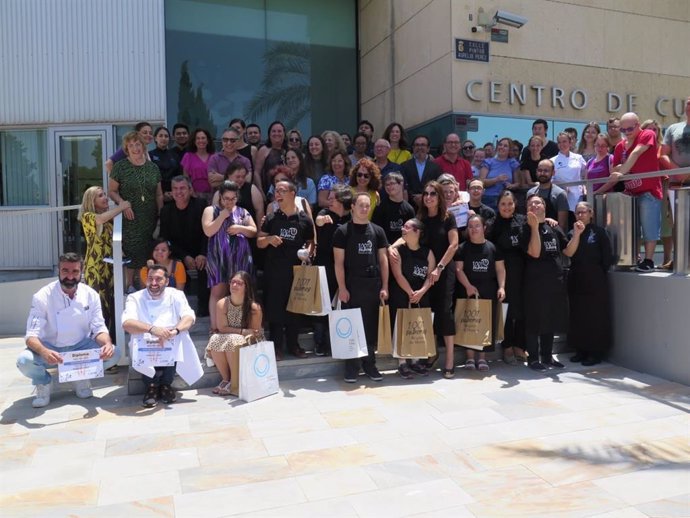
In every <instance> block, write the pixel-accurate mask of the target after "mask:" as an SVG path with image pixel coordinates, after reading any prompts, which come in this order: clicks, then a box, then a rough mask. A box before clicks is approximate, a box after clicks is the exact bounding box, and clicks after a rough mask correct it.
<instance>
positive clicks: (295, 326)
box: [268, 312, 301, 352]
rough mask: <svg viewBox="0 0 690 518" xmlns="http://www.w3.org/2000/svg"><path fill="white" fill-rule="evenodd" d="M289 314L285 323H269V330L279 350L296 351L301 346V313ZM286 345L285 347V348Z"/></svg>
mask: <svg viewBox="0 0 690 518" xmlns="http://www.w3.org/2000/svg"><path fill="white" fill-rule="evenodd" d="M286 313H287V314H288V315H289V316H288V318H286V319H285V322H284V323H269V324H268V332H269V333H270V334H271V340H272V341H273V345H274V346H275V348H276V350H277V351H280V350H287V351H288V352H291V351H294V350H295V349H297V347H298V346H299V340H298V338H299V326H300V320H301V319H300V318H299V315H295V314H294V313H288V312H286ZM283 347H285V349H283Z"/></svg>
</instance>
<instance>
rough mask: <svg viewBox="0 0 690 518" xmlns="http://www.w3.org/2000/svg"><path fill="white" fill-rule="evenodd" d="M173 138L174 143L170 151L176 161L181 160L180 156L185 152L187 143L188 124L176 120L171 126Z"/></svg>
mask: <svg viewBox="0 0 690 518" xmlns="http://www.w3.org/2000/svg"><path fill="white" fill-rule="evenodd" d="M173 139H175V145H174V146H173V148H172V151H173V152H174V153H175V156H176V157H177V163H178V164H179V163H180V162H181V161H182V157H183V156H184V154H185V153H186V152H187V145H188V144H189V126H187V125H186V124H182V123H181V122H178V123H177V124H175V125H174V126H173Z"/></svg>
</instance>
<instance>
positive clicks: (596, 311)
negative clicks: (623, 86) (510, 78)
mask: <svg viewBox="0 0 690 518" xmlns="http://www.w3.org/2000/svg"><path fill="white" fill-rule="evenodd" d="M688 112H690V98H689V99H688V102H687V103H686V113H688ZM688 116H689V117H690V113H688ZM649 122H650V121H647V122H644V123H640V121H639V119H638V117H637V115H636V114H634V113H627V114H625V115H623V116H622V117H621V118H620V119H610V120H609V121H608V125H607V132H606V133H602V132H601V131H600V128H599V126H598V124H596V123H590V124H588V125H587V126H586V127H585V130H584V131H583V134H582V138H581V140H580V142H579V144H578V143H577V136H576V135H572V134H571V133H568V132H561V133H559V134H558V136H557V141H556V142H552V141H550V140H548V138H547V136H546V135H547V131H548V124H547V122H546V121H545V120H543V119H538V120H536V121H535V122H534V124H533V127H532V132H533V135H532V136H531V137H530V139H529V141H528V144H527V146H526V147H525V148H524V149H521V145H519V143H517V142H515V141H513V140H511V139H509V138H502V139H500V140H498V142H497V143H496V145H495V146H494V145H486V146H484V147H482V148H478V147H476V146H475V144H474V143H473V142H472V141H471V140H464V141H463V140H462V139H461V138H460V137H459V136H458V135H457V134H455V133H451V134H449V135H447V136H446V138H445V139H444V142H443V144H442V146H441V147H440V149H439V152H438V153H437V155H438V156H436V157H434V156H432V154H431V142H430V140H429V138H428V137H426V136H424V135H417V136H415V137H414V138H413V139H411V142H409V139H408V137H407V134H406V131H405V129H404V128H403V127H402V125H400V124H398V123H392V124H390V125H389V126H388V127H387V128H386V130H385V131H384V133H383V135H382V137H381V138H379V139H375V138H374V128H373V125H372V124H371V123H370V122H368V121H366V120H363V121H361V122H360V124H359V127H358V130H359V131H358V133H357V134H355V135H354V136H353V137H352V138H351V137H350V136H349V135H348V134H344V133H339V132H336V131H325V132H323V133H322V134H321V135H312V136H310V137H309V138H308V139H306V141H305V140H303V138H302V135H301V133H300V132H299V131H298V130H295V129H293V130H290V131H288V130H287V129H286V128H285V126H284V125H283V124H282V123H280V122H279V121H276V122H274V123H272V124H271V125H269V127H268V131H267V133H268V138H267V139H266V142H265V143H264V144H263V145H261V142H260V139H261V128H259V127H258V126H257V125H255V124H250V125H246V124H245V123H244V121H242V120H241V119H234V120H232V121H231V122H230V124H229V126H228V129H226V130H224V132H223V133H222V137H221V139H220V140H221V143H222V144H221V145H222V149H221V150H220V151H218V152H215V146H214V139H213V137H212V135H211V134H210V133H209V131H207V130H206V129H195V130H194V131H193V132H190V131H189V128H188V127H187V126H185V125H184V124H176V125H175V126H174V127H173V131H172V133H171V132H170V131H168V129H167V128H163V127H161V128H156V129H155V130H153V129H152V127H151V125H149V124H147V123H140V124H138V125H137V126H136V128H135V131H132V132H130V133H128V134H126V135H125V137H124V139H123V145H122V149H120V150H118V152H117V153H116V154H115V155H113V157H111V159H110V160H109V161H108V163H107V164H106V168H107V169H108V171H109V186H108V192H107V193H106V192H105V191H104V190H103V189H101V188H100V187H92V188H90V189H88V190H87V191H86V192H85V193H84V200H83V204H82V209H81V211H80V221H81V222H82V225H83V228H84V234H85V237H86V242H87V248H86V254H85V259H84V281H85V282H86V284H88V285H89V286H91V287H93V288H94V289H95V290H96V291H97V292H98V293H99V295H100V299H101V303H102V307H103V316H104V325H105V326H106V329H109V330H110V334H112V332H113V326H114V321H115V319H114V315H113V304H112V293H113V286H112V267H111V266H110V265H109V264H108V263H107V262H104V261H103V259H104V258H107V257H109V256H110V254H111V253H112V237H111V236H112V219H113V218H114V217H115V216H116V215H117V214H119V213H123V216H124V219H123V232H124V238H123V249H124V253H125V255H126V258H127V265H126V266H127V268H126V272H127V275H126V282H127V287H128V291H130V292H132V293H134V292H136V288H137V287H142V286H144V285H145V286H146V287H145V288H144V289H145V290H148V287H149V284H150V282H149V275H150V272H151V271H153V270H152V268H153V267H154V266H155V267H156V268H157V267H159V266H160V267H161V268H162V269H163V270H164V274H165V275H164V277H165V284H166V286H167V287H168V288H177V289H178V290H183V289H184V286H185V283H186V274H187V273H191V274H192V275H193V276H195V277H197V282H196V283H195V284H196V287H197V291H196V295H197V304H198V305H197V308H196V316H205V315H209V317H210V318H209V320H210V328H209V336H210V337H211V338H210V341H209V348H208V349H209V350H208V354H209V355H210V356H211V357H212V358H213V360H214V362H215V363H216V365H218V368H219V371H220V372H221V374H222V378H223V379H222V381H221V384H220V385H219V386H218V387H217V388H216V390H215V392H217V393H220V394H224V393H227V390H228V388H229V385H228V383H229V381H230V379H229V378H230V376H231V373H230V371H229V364H230V362H229V356H227V354H229V351H233V350H234V349H235V347H236V342H237V340H238V339H237V338H236V337H235V338H232V337H228V335H239V336H241V337H242V339H245V338H246V336H247V335H253V336H254V337H256V338H259V337H263V336H264V334H263V333H264V332H263V330H264V328H267V330H268V335H269V336H270V339H271V340H272V341H273V342H274V343H275V346H276V356H277V358H278V359H282V358H283V355H284V353H285V352H289V353H291V354H292V355H294V356H296V357H305V356H306V355H307V353H306V351H305V350H304V349H303V348H302V347H301V346H300V344H299V340H298V335H299V331H300V328H301V327H302V326H304V325H310V326H311V327H313V329H314V339H315V351H314V352H315V354H316V355H324V354H328V348H329V333H328V324H327V321H326V320H325V319H324V317H300V316H299V315H295V314H292V313H290V312H288V311H287V310H286V306H287V302H288V298H289V294H290V288H291V285H292V279H293V267H294V266H296V265H299V264H301V263H303V262H305V261H311V262H312V264H316V265H319V266H324V267H325V269H326V273H327V279H328V285H329V291H330V295H331V297H335V296H336V293H337V298H338V300H339V301H340V303H341V305H342V307H343V308H347V307H359V308H361V310H362V317H363V323H364V328H365V334H366V338H367V344H368V347H369V354H368V356H367V357H365V358H364V359H362V361H361V363H360V362H358V361H356V360H352V361H347V362H346V365H345V375H344V378H345V381H348V382H354V381H356V378H357V375H358V374H359V371H360V367H361V369H362V370H363V371H364V373H365V374H366V375H368V376H369V377H370V378H371V379H374V380H380V379H381V375H380V373H379V372H378V370H377V368H376V362H375V350H376V339H377V327H378V316H377V315H378V306H379V304H380V303H381V302H382V301H388V302H389V304H390V308H391V321H392V323H393V322H394V321H395V314H396V311H397V309H399V308H403V307H407V306H408V305H410V304H418V305H420V306H422V307H430V308H431V309H432V311H433V314H434V322H433V327H434V334H435V335H436V337H437V341H438V345H439V346H441V347H445V351H446V352H445V359H444V365H443V374H444V376H445V377H448V378H450V377H452V376H453V375H454V372H455V367H456V362H455V358H454V345H455V344H454V336H455V333H456V323H455V319H454V305H455V300H456V298H463V297H471V296H475V295H476V296H479V297H480V298H486V299H490V300H492V301H493V308H494V309H493V320H494V324H493V327H494V331H495V332H494V336H495V335H496V331H498V329H497V325H498V320H499V318H498V317H499V313H500V309H501V308H500V304H501V303H507V305H508V309H507V314H506V316H505V319H504V320H505V329H504V333H503V334H504V336H505V337H504V339H503V348H504V358H505V359H506V361H508V362H511V363H513V362H517V361H520V360H524V361H526V362H527V365H528V366H529V367H531V368H533V369H536V370H543V369H545V368H547V367H561V366H562V365H561V364H560V363H559V362H558V361H556V360H555V359H554V358H553V356H552V354H551V352H552V351H551V347H552V344H553V336H554V333H555V332H559V331H566V330H567V331H568V340H569V342H570V345H571V347H572V348H573V349H575V350H576V351H577V354H576V355H575V357H574V359H575V360H576V361H584V362H585V363H586V364H594V363H596V362H598V361H600V360H601V359H602V358H603V357H604V356H605V354H606V350H607V348H608V347H609V345H610V321H609V314H608V295H607V293H606V282H605V275H606V270H607V269H608V267H609V266H610V264H611V250H610V243H609V240H608V237H607V235H606V232H605V230H604V229H602V228H600V227H598V226H596V225H594V223H593V209H592V207H591V206H590V205H588V204H587V203H585V202H584V201H583V199H584V194H585V192H584V188H583V187H582V186H579V185H578V186H572V185H571V186H564V187H563V188H561V187H559V186H558V184H559V183H562V182H572V181H575V180H579V179H583V178H589V179H601V182H600V183H597V184H594V186H593V188H594V191H595V194H599V193H604V192H608V191H611V190H618V189H619V188H620V187H619V186H620V185H623V188H622V189H624V190H625V192H627V193H628V194H630V195H632V196H635V198H636V200H637V202H638V204H639V208H640V211H639V212H640V221H641V227H642V232H643V239H644V242H645V256H644V259H642V260H641V261H640V263H639V264H638V269H639V270H641V271H649V270H650V269H652V268H654V264H653V260H652V257H653V253H654V246H655V245H656V242H657V240H658V239H659V238H660V237H668V236H667V235H665V234H668V232H669V231H671V229H672V224H671V221H670V220H669V217H668V214H667V213H668V210H667V209H668V204H667V203H665V198H664V196H665V189H664V185H663V184H662V180H661V179H660V178H646V179H643V180H632V181H625V180H621V178H623V177H624V176H625V175H626V174H628V173H637V172H648V171H656V170H659V168H660V167H666V168H672V167H683V166H685V165H689V164H690V160H688V155H689V153H688V147H687V145H686V144H687V138H688V137H687V132H688V131H687V122H685V123H679V124H678V125H673V126H671V127H670V128H669V129H668V130H667V132H666V135H665V136H664V137H663V142H662V141H661V137H660V131H661V128H660V127H659V125H658V124H657V123H655V122H654V121H651V123H649ZM171 138H173V139H174V142H175V144H174V146H170V145H169V143H170V139H171ZM153 140H155V145H156V148H155V149H153V150H150V151H149V150H148V147H149V144H150V143H151V142H152V141H153ZM410 144H411V147H410ZM660 164H661V166H660ZM672 181H676V182H677V181H682V179H679V178H675V179H673V180H672ZM108 196H109V197H110V199H111V200H112V201H113V202H114V204H115V206H114V207H113V208H111V207H110V205H109V203H108ZM156 229H157V234H158V239H157V240H155V241H154V240H153V235H154V232H155V231H156ZM669 235H670V234H669ZM564 255H565V256H568V257H570V258H571V259H570V269H569V274H568V275H567V282H566V281H565V274H564V268H563V256H564ZM669 255H670V252H669ZM665 260H666V262H668V260H670V256H669V257H665ZM137 271H139V275H136V273H137ZM185 272H186V273H185ZM159 284H160V283H159ZM180 293H182V291H180ZM259 294H262V295H263V296H262V297H261V296H260V295H259ZM568 308H569V309H568ZM568 312H569V313H570V315H569V317H570V318H568ZM592 318H595V319H597V322H599V324H600V325H598V326H597V327H596V333H594V332H592V331H591V330H592V329H593V327H592V326H584V325H582V322H583V321H585V320H583V319H586V321H588V322H591V320H592ZM583 329H589V330H590V331H589V332H588V333H587V334H586V335H583ZM148 332H149V333H150V331H148ZM593 334H598V335H599V336H593ZM27 336H28V334H27ZM27 344H28V340H27ZM457 345H462V344H457ZM29 348H30V349H31V350H32V351H33V352H34V353H36V352H37V351H36V349H35V348H32V347H31V346H29ZM39 356H40V354H39ZM53 359H54V358H53ZM434 360H435V359H434V358H431V359H427V360H426V361H424V360H422V361H416V362H401V365H400V368H399V373H400V375H401V376H403V377H406V378H407V377H410V376H412V375H413V374H422V375H424V374H426V373H427V371H428V369H429V367H430V366H431V365H432V364H433V361H434ZM464 367H465V368H467V369H478V370H480V371H486V370H488V369H489V366H488V363H487V362H486V359H485V357H484V355H483V354H482V353H479V354H475V353H474V352H473V351H471V350H469V349H468V352H467V358H466V361H465V364H464ZM43 379H45V378H43ZM149 384H150V385H156V383H153V382H151V383H149ZM161 385H169V384H168V383H162V384H161ZM150 392H151V394H149V396H150V397H149V398H148V400H149V402H151V400H152V399H154V400H155V397H154V396H152V394H153V393H154V392H155V390H154V389H153V388H151V391H150ZM167 399H170V397H167Z"/></svg>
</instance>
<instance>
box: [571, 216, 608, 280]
mask: <svg viewBox="0 0 690 518" xmlns="http://www.w3.org/2000/svg"><path fill="white" fill-rule="evenodd" d="M568 237H569V238H570V239H572V237H573V231H572V230H571V231H570V232H569V233H568ZM570 260H571V263H570V268H571V269H572V270H575V269H577V268H581V267H583V266H592V265H596V266H600V267H601V269H602V270H604V271H607V270H608V269H609V268H610V267H611V265H612V264H613V252H612V250H611V240H610V239H609V236H608V234H607V233H606V230H604V229H603V228H601V227H599V226H597V225H593V224H591V223H590V224H589V225H587V226H586V227H585V230H584V231H583V232H582V235H581V236H580V243H579V245H578V247H577V250H576V251H575V254H573V256H572V258H571V259H570Z"/></svg>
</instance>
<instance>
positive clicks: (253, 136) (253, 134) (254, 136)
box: [244, 123, 261, 149]
mask: <svg viewBox="0 0 690 518" xmlns="http://www.w3.org/2000/svg"><path fill="white" fill-rule="evenodd" d="M244 141H245V142H246V143H247V144H249V145H250V146H256V148H257V149H259V148H260V147H261V128H260V127H259V125H258V124H254V123H252V124H247V129H246V130H245V132H244Z"/></svg>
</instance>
